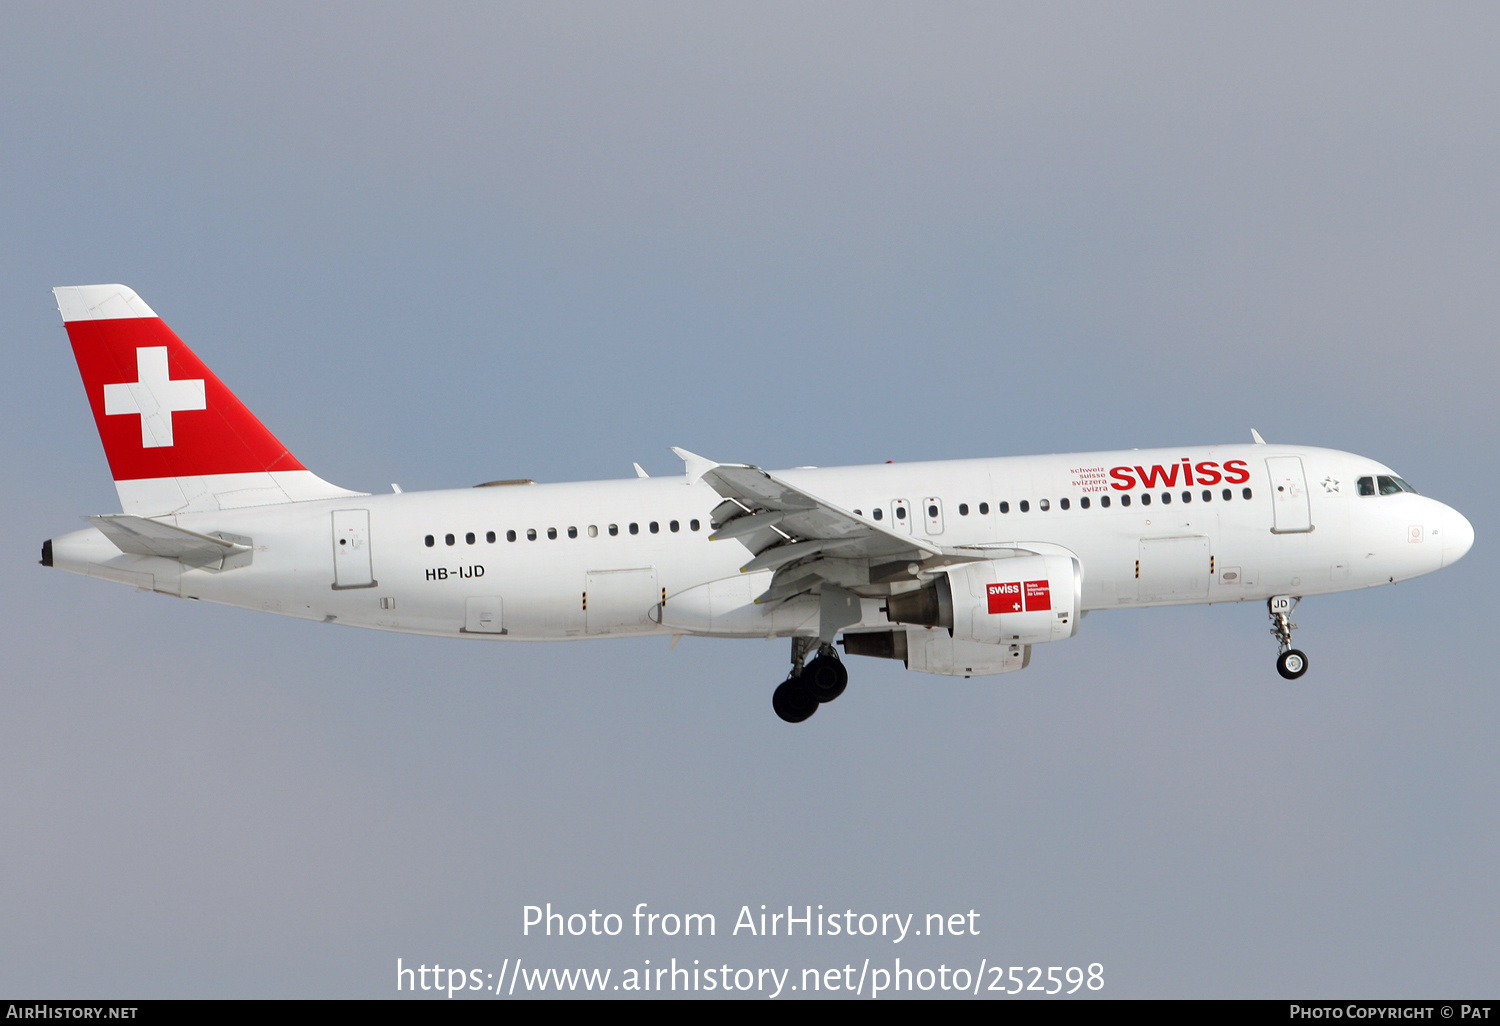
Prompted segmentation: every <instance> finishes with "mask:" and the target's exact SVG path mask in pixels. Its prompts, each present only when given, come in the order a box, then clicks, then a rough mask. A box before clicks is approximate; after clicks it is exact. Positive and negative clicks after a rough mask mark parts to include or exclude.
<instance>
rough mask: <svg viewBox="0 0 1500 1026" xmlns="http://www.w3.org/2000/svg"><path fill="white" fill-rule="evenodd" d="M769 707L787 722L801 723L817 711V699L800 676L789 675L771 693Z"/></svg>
mask: <svg viewBox="0 0 1500 1026" xmlns="http://www.w3.org/2000/svg"><path fill="white" fill-rule="evenodd" d="M771 708H772V709H775V710H776V715H777V716H780V717H781V718H782V719H783V720H786V721H787V722H788V723H801V722H802V721H803V720H805V719H807V718H808V717H809V716H811V715H812V714H813V713H815V712H817V711H818V700H817V699H816V698H814V697H813V693H812V690H811V689H810V688H808V686H807V685H806V684H805V683H803V681H802V678H801V677H791V678H789V679H787V680H785V681H783V682H782V683H781V686H780V687H778V688H777V689H776V691H775V692H774V693H773V694H772V695H771Z"/></svg>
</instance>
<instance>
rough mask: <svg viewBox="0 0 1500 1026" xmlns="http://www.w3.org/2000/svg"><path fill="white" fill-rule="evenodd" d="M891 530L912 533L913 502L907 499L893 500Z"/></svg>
mask: <svg viewBox="0 0 1500 1026" xmlns="http://www.w3.org/2000/svg"><path fill="white" fill-rule="evenodd" d="M891 530H893V531H900V532H902V533H903V534H911V503H909V502H907V501H906V500H905V499H892V500H891Z"/></svg>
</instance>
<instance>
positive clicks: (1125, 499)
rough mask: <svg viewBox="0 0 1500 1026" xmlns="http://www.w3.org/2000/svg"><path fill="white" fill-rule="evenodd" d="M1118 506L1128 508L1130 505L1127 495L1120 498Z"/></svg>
mask: <svg viewBox="0 0 1500 1026" xmlns="http://www.w3.org/2000/svg"><path fill="white" fill-rule="evenodd" d="M1120 505H1121V506H1129V505H1130V496H1129V495H1128V494H1126V495H1122V496H1120Z"/></svg>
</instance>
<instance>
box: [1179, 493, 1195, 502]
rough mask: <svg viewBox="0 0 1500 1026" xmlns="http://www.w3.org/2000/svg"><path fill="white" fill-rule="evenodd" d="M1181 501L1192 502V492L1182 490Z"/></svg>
mask: <svg viewBox="0 0 1500 1026" xmlns="http://www.w3.org/2000/svg"><path fill="white" fill-rule="evenodd" d="M1182 501H1183V502H1192V501H1193V493H1192V492H1187V491H1185V492H1183V493H1182Z"/></svg>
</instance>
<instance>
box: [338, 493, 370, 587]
mask: <svg viewBox="0 0 1500 1026" xmlns="http://www.w3.org/2000/svg"><path fill="white" fill-rule="evenodd" d="M375 584H376V581H375V577H374V575H373V573H372V572H371V569H370V511H369V510H367V509H336V510H334V511H333V587H334V588H335V590H342V589H344V588H373V587H375Z"/></svg>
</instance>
